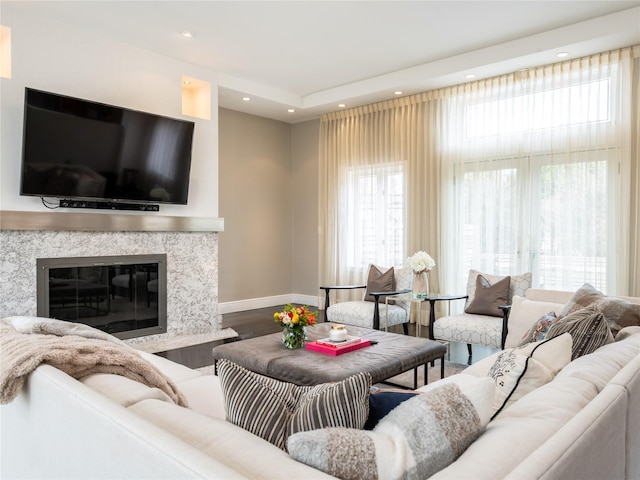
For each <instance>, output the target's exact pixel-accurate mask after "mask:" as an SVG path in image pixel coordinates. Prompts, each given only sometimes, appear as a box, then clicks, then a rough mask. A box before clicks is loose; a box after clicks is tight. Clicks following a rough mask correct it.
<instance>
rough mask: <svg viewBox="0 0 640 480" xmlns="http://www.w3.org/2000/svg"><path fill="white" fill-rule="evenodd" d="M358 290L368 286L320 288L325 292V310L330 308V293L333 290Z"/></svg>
mask: <svg viewBox="0 0 640 480" xmlns="http://www.w3.org/2000/svg"><path fill="white" fill-rule="evenodd" d="M356 288H367V286H366V285H330V286H327V287H320V289H321V290H324V309H325V310H326V309H327V308H329V301H330V300H329V292H331V290H354V289H356Z"/></svg>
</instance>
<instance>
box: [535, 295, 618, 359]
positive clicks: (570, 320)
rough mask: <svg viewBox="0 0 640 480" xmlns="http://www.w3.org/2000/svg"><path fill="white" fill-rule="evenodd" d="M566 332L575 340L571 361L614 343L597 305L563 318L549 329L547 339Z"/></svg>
mask: <svg viewBox="0 0 640 480" xmlns="http://www.w3.org/2000/svg"><path fill="white" fill-rule="evenodd" d="M565 332H568V333H570V334H571V337H572V338H573V347H572V349H571V360H575V359H576V358H578V357H581V356H582V355H587V354H588V353H592V352H595V351H596V350H597V349H598V348H600V347H601V346H603V345H606V344H607V343H612V342H613V335H612V334H611V329H610V328H609V325H608V324H607V321H606V320H605V318H604V315H603V314H602V312H601V311H600V308H599V307H598V305H597V304H593V305H590V306H588V307H586V308H583V309H581V310H578V311H576V312H573V313H572V314H570V315H568V316H566V317H564V318H562V319H561V320H560V321H559V322H557V323H556V324H555V325H553V326H552V327H551V328H550V329H549V331H548V332H547V336H546V337H545V338H553V337H556V336H558V335H561V334H563V333H565Z"/></svg>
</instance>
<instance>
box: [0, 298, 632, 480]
mask: <svg viewBox="0 0 640 480" xmlns="http://www.w3.org/2000/svg"><path fill="white" fill-rule="evenodd" d="M568 295H569V296H570V295H571V294H570V293H569V294H568ZM536 298H537V300H531V299H527V300H528V301H529V302H538V303H547V304H555V305H556V307H557V308H561V307H562V306H563V305H564V302H565V301H566V300H567V297H566V295H565V296H563V295H562V294H561V293H560V294H559V293H553V292H548V294H546V296H545V295H542V296H540V295H539V296H538V297H536ZM547 300H549V301H547ZM631 300H633V301H635V302H636V303H640V299H631ZM549 306H553V305H545V306H542V305H537V304H534V305H533V306H532V305H527V307H528V311H529V312H530V313H531V312H533V310H535V308H534V307H539V308H541V309H542V310H546V309H547V307H549ZM526 310H527V309H520V312H517V311H516V312H512V313H515V314H516V316H517V315H521V317H520V321H522V322H523V323H524V322H525V319H524V317H523V316H522V315H525V314H526ZM535 315H537V311H536V313H535ZM532 318H533V317H532ZM534 320H535V319H534ZM561 337H562V338H563V339H564V340H563V341H561V342H560V341H559V342H558V345H561V344H562V345H565V347H566V345H567V342H566V339H567V336H566V335H565V336H561ZM558 338H560V337H558ZM568 345H569V346H571V342H570V340H569V343H568ZM556 348H558V347H556ZM502 353H504V352H502ZM140 355H142V357H143V358H144V359H146V360H147V361H148V362H150V363H151V364H153V365H155V366H156V367H158V368H159V369H160V370H161V371H162V372H163V373H164V374H166V375H167V376H168V377H169V378H170V379H171V380H172V381H173V382H174V384H175V386H176V387H177V389H178V390H179V391H180V392H181V393H182V395H183V396H184V397H185V398H186V400H187V402H188V404H189V408H185V407H181V406H178V405H176V404H175V403H174V402H172V401H171V400H170V399H169V398H168V397H167V395H166V394H165V393H164V392H162V391H160V390H159V389H157V388H150V387H147V386H145V385H142V384H141V383H138V382H135V381H133V380H130V379H128V378H125V377H122V376H118V375H112V374H102V373H100V374H93V375H89V376H87V377H84V378H81V379H79V380H76V379H74V378H72V377H71V376H69V375H67V374H65V373H63V372H62V371H60V370H58V369H56V368H53V367H52V366H50V365H41V366H39V367H38V368H36V369H35V370H34V371H33V372H32V373H31V374H30V375H29V376H28V378H27V380H26V383H25V385H24V387H23V388H22V389H21V391H20V393H19V394H18V396H17V397H16V398H15V399H14V400H13V401H12V402H10V403H8V404H6V405H2V407H0V433H1V436H0V445H1V447H0V460H1V465H0V477H1V478H3V479H13V478H32V479H35V478H38V479H43V478H65V479H72V478H78V479H87V478H92V479H99V478H105V479H120V478H122V479H124V478H131V479H162V478H166V479H182V478H209V479H212V478H220V479H231V478H251V479H259V478H264V479H277V478H282V479H285V478H286V479H292V478H300V479H302V478H304V479H311V478H332V476H331V475H328V474H327V473H324V472H323V471H321V470H319V469H316V468H313V467H312V466H309V465H307V464H304V463H302V462H299V461H296V460H294V459H293V458H292V456H291V455H289V454H288V453H287V452H286V451H284V450H283V449H281V448H278V447H276V446H275V445H273V444H271V443H269V442H267V441H265V440H263V439H262V438H259V437H258V436H256V435H254V434H252V433H250V432H248V431H246V430H244V429H242V428H240V427H238V426H236V425H234V424H232V423H230V422H228V421H226V414H225V397H224V395H223V389H222V386H221V380H220V378H219V377H217V376H212V375H202V374H200V373H199V372H197V371H195V370H191V369H189V368H186V367H184V366H182V365H178V364H176V363H173V362H171V361H169V360H166V359H164V358H161V357H158V356H155V355H150V354H146V353H143V352H140ZM496 355H499V354H496ZM528 355H529V357H527V358H528V360H527V362H528V365H529V368H528V369H525V370H531V371H533V367H532V365H533V364H534V363H535V364H537V360H536V361H535V362H534V360H535V359H536V355H537V354H536V353H531V352H529V354H528ZM567 355H568V354H567V353H566V352H565V353H562V354H554V355H553V357H554V358H560V357H563V358H566V357H567ZM554 361H555V360H554ZM492 362H494V359H486V360H485V361H481V362H478V363H477V364H474V365H473V366H472V367H470V368H469V369H467V370H469V371H466V370H465V372H463V374H462V375H464V376H467V377H471V376H475V377H483V376H485V375H486V370H487V369H488V368H489V367H490V366H491V363H492ZM566 362H567V364H566V366H562V367H559V366H558V364H556V367H550V368H551V369H552V370H553V369H554V368H555V369H556V370H557V371H554V372H553V375H552V378H547V379H546V380H541V381H540V383H541V384H540V385H539V386H538V385H534V387H535V388H533V389H532V391H530V392H525V394H523V395H521V398H519V399H517V400H515V401H511V402H507V403H509V404H508V406H506V408H502V409H501V410H500V411H499V412H498V413H497V415H495V416H494V418H493V419H492V420H491V421H490V422H489V423H488V425H486V428H484V429H483V431H482V433H481V434H480V436H479V437H478V438H477V439H476V440H475V441H474V442H473V443H471V445H470V446H469V447H468V448H467V449H466V450H465V451H464V452H463V453H462V454H461V455H460V456H459V457H458V458H457V459H451V460H452V461H451V463H450V465H449V466H447V467H445V468H443V469H441V470H440V471H439V472H438V473H436V474H435V475H434V476H433V477H432V478H437V479H462V478H469V479H480V478H486V479H497V478H513V479H534V478H549V479H569V478H580V479H583V480H584V479H594V480H595V479H598V480H600V479H603V478H607V479H638V478H640V456H639V455H638V454H637V452H640V327H633V326H632V327H627V328H624V329H622V330H621V331H620V332H619V333H617V336H616V341H615V342H612V343H609V344H607V345H604V346H602V347H600V348H598V349H597V350H596V351H595V352H593V353H589V354H587V355H583V356H580V357H579V358H576V359H575V360H573V361H570V362H569V361H568V358H567V359H566ZM543 363H544V362H543ZM449 378H451V377H449ZM445 380H447V379H445ZM538 380H539V379H538ZM449 381H450V382H451V380H449ZM438 383H439V382H436V383H434V384H432V385H430V386H429V387H427V389H431V390H432V391H433V389H435V388H437V387H438ZM520 383H521V384H524V383H525V382H524V381H521V382H520ZM533 383H534V384H535V382H533ZM492 395H493V393H492ZM514 396H515V395H513V392H512V394H511V398H510V399H509V400H514V398H513V397H514ZM503 407H504V406H503ZM407 414H408V415H410V414H411V413H410V412H408V413H407ZM322 448H324V447H323V445H321V444H320V443H319V444H318V445H317V447H315V448H313V449H312V451H311V452H310V454H311V455H314V454H316V453H318V454H320V453H321V452H320V450H321V449H322ZM351 453H352V452H351ZM387 453H388V452H387ZM398 461H399V462H401V463H402V462H405V461H406V459H404V460H402V459H399V460H398ZM412 472H413V473H411V474H409V475H408V477H409V478H410V477H412V476H414V477H415V478H423V477H421V476H420V475H419V473H416V471H415V470H413V471H412Z"/></svg>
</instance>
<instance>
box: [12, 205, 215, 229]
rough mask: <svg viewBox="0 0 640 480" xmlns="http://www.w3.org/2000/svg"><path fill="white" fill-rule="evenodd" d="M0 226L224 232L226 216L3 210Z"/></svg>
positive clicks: (15, 227)
mask: <svg viewBox="0 0 640 480" xmlns="http://www.w3.org/2000/svg"><path fill="white" fill-rule="evenodd" d="M0 230H42V231H78V232H222V231H224V219H223V218H214V217H175V216H166V215H164V216H163V215H149V214H143V215H125V214H117V213H67V212H17V211H11V210H2V211H0Z"/></svg>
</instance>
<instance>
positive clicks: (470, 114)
mask: <svg viewBox="0 0 640 480" xmlns="http://www.w3.org/2000/svg"><path fill="white" fill-rule="evenodd" d="M638 52H639V48H638V47H634V48H628V49H622V50H619V51H614V52H608V53H603V54H600V55H594V56H590V57H587V58H582V59H578V60H573V61H569V62H563V63H558V64H554V65H550V66H545V67H540V68H534V69H529V70H527V71H521V72H517V73H514V74H511V75H504V76H501V77H496V78H492V79H488V80H484V81H478V82H473V83H468V84H464V85H460V86H456V87H451V88H446V89H441V90H438V91H433V92H426V93H424V94H421V95H415V96H411V97H406V98H404V99H398V100H396V101H392V102H383V103H380V104H375V105H370V106H368V107H365V108H360V109H353V110H349V111H344V112H339V113H336V114H332V115H327V116H324V117H323V118H322V121H321V134H320V189H321V190H320V198H321V202H320V226H321V241H320V245H321V253H320V255H321V259H320V272H321V273H320V275H321V278H320V282H321V284H327V283H337V284H345V283H359V282H361V281H363V280H364V279H363V278H362V272H363V269H364V266H363V265H362V264H360V265H359V266H358V268H360V270H358V268H356V269H354V263H353V262H352V261H350V259H352V258H355V257H357V255H353V254H352V253H351V252H349V251H345V249H351V250H353V249H354V248H358V247H357V245H356V246H354V244H357V243H358V242H360V240H359V238H360V237H357V236H354V230H353V228H352V227H353V225H351V224H352V223H353V222H354V221H356V220H355V219H356V217H357V216H354V209H353V208H351V207H350V205H349V200H348V198H349V196H348V195H347V194H346V193H345V192H347V191H349V190H350V189H353V188H354V186H353V184H350V183H349V182H347V181H346V180H345V178H346V176H347V173H346V172H351V173H353V172H354V168H357V169H360V170H361V171H362V170H366V169H373V170H376V171H378V172H379V171H380V168H381V166H384V165H387V166H389V165H398V166H399V165H402V171H403V175H404V177H403V178H404V185H405V187H404V188H405V190H404V207H403V212H404V219H403V222H402V225H403V228H404V230H403V232H404V233H403V235H404V238H403V240H400V237H402V235H398V236H397V237H398V238H397V241H398V242H400V241H403V242H404V245H403V248H404V251H403V256H404V257H406V256H407V255H411V254H412V253H413V252H414V251H416V250H425V251H427V252H428V253H430V254H431V256H432V257H434V259H435V260H436V263H437V267H436V269H435V270H433V271H432V272H431V274H430V278H429V280H430V284H431V286H432V289H433V290H435V291H442V292H445V293H457V292H460V291H464V285H465V282H466V277H467V273H468V270H469V268H476V269H478V270H481V271H486V272H487V273H495V274H516V273H520V272H524V271H532V272H533V273H534V286H537V287H542V288H554V289H555V288H557V289H565V290H574V289H576V288H577V287H579V286H580V285H582V283H584V282H590V283H592V284H593V285H595V286H596V287H598V288H600V289H602V290H603V291H605V292H608V293H617V294H634V295H640V265H639V263H640V262H639V260H640V234H639V233H638V230H639V227H640V221H639V220H638V215H639V213H640V194H639V192H640V167H639V166H638V152H639V146H638V142H639V140H638V138H640V126H639V124H640V117H639V115H640V114H639V112H638V100H639V99H640V81H639V80H638V76H639V69H640V68H639V61H638V58H637V57H638V56H639V55H638ZM371 191H373V190H371ZM377 194H378V192H376V193H375V194H374V195H377ZM358 195H360V194H358ZM352 196H353V191H352ZM345 199H347V200H345ZM385 228H386V227H384V228H383V227H382V226H379V227H378V228H377V229H376V230H377V231H381V230H385ZM385 231H386V230H385ZM362 248H364V247H362ZM379 251H380V250H378V252H379ZM396 251H397V249H396ZM359 258H360V259H361V262H363V263H365V264H366V263H367V262H369V261H371V262H374V263H380V264H383V265H384V264H385V262H387V263H386V265H389V263H388V262H389V260H390V259H387V258H385V257H384V256H379V255H373V256H372V257H371V258H367V257H366V256H361V257H359Z"/></svg>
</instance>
